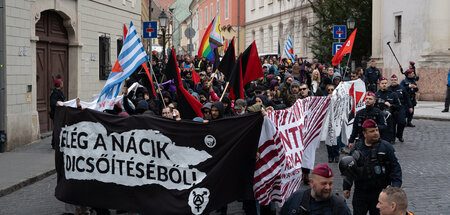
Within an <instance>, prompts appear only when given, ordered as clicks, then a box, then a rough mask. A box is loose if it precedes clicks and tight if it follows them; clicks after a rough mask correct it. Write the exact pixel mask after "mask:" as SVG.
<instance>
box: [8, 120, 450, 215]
mask: <svg viewBox="0 0 450 215" xmlns="http://www.w3.org/2000/svg"><path fill="white" fill-rule="evenodd" d="M413 123H414V124H415V125H416V127H415V128H407V129H406V130H405V143H397V144H396V145H395V146H394V147H395V149H396V154H397V157H398V158H399V162H400V164H401V166H402V170H403V188H404V189H405V191H406V193H407V195H408V199H409V207H408V210H410V211H412V212H414V213H415V214H428V215H440V214H448V211H450V192H449V190H450V183H448V181H449V178H450V177H449V176H450V165H449V161H448V160H447V157H448V155H449V154H450V122H448V121H431V120H414V121H413ZM326 161H327V154H326V147H325V146H324V145H323V144H322V145H321V146H320V147H319V149H318V151H317V154H316V163H323V162H326ZM330 166H331V167H332V169H333V171H334V174H335V181H334V191H335V192H338V193H339V194H340V195H342V177H341V176H340V173H339V170H338V167H337V164H336V163H333V164H331V165H330ZM55 186H56V175H55V174H54V175H51V176H49V177H47V178H45V179H43V180H42V181H39V182H37V183H34V184H32V185H30V186H27V187H24V188H22V189H20V190H17V191H15V192H13V193H11V194H9V195H6V196H3V197H1V198H0V214H1V215H9V214H15V215H21V214H45V215H52V214H55V215H56V214H61V213H63V212H64V204H63V203H62V202H60V201H58V200H56V198H55V197H54V189H55ZM350 202H351V199H350V200H348V201H347V203H348V204H349V207H350V208H352V207H351V203H350ZM239 207H240V204H239V203H233V204H229V206H228V208H229V210H228V211H229V212H230V213H232V214H243V212H242V211H241V210H239Z"/></svg>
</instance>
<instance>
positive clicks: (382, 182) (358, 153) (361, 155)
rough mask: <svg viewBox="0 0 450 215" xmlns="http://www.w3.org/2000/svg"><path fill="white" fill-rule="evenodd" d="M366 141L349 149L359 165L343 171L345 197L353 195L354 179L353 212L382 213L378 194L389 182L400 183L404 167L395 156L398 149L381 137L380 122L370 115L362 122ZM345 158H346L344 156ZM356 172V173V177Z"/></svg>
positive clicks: (356, 213)
mask: <svg viewBox="0 0 450 215" xmlns="http://www.w3.org/2000/svg"><path fill="white" fill-rule="evenodd" d="M362 128H363V135H364V141H363V142H362V141H361V142H359V143H358V144H357V145H356V146H355V147H354V148H353V149H352V150H351V152H350V156H352V157H354V158H355V160H356V162H354V163H349V165H355V163H356V165H357V167H356V168H355V169H356V173H354V174H348V173H346V172H342V173H343V174H344V176H345V177H344V181H343V190H344V197H345V198H347V199H348V198H349V197H350V190H351V187H352V185H353V182H354V183H355V191H354V192H353V201H352V205H353V214H355V215H366V214H367V212H368V211H369V212H370V215H378V214H380V212H379V210H378V209H377V208H376V205H377V202H378V195H379V194H380V192H381V190H382V189H384V188H386V187H387V186H388V185H390V186H393V187H401V185H402V169H401V167H400V164H399V163H398V160H397V157H396V156H395V149H394V148H393V147H392V145H391V144H389V143H388V142H386V141H384V140H382V139H380V133H379V131H378V125H377V123H376V122H375V121H374V120H372V119H368V120H366V121H364V123H363V125H362ZM342 160H344V158H342ZM355 176H356V177H355Z"/></svg>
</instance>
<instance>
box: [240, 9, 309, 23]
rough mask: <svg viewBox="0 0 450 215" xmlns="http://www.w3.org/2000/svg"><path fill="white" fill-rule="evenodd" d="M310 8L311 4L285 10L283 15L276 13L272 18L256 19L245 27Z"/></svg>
mask: <svg viewBox="0 0 450 215" xmlns="http://www.w3.org/2000/svg"><path fill="white" fill-rule="evenodd" d="M310 6H311V4H305V5H301V6H297V7H294V8H291V9H289V10H285V11H283V12H281V14H280V13H275V14H272V15H270V16H265V17H262V18H259V19H256V20H253V21H250V22H245V25H251V24H255V23H258V22H261V21H264V20H267V19H272V18H274V17H279V16H282V15H285V14H288V13H291V12H295V11H296V10H302V9H305V8H309V7H310Z"/></svg>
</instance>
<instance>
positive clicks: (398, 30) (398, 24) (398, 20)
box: [394, 15, 402, 43]
mask: <svg viewBox="0 0 450 215" xmlns="http://www.w3.org/2000/svg"><path fill="white" fill-rule="evenodd" d="M394 37H395V42H397V43H399V42H402V15H396V16H395V31H394Z"/></svg>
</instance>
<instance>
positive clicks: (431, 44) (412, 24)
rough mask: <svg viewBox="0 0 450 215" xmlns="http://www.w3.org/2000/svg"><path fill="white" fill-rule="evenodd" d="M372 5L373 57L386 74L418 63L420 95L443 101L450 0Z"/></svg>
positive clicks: (449, 59) (378, 0)
mask: <svg viewBox="0 0 450 215" xmlns="http://www.w3.org/2000/svg"><path fill="white" fill-rule="evenodd" d="M372 4H373V9H372V57H373V58H375V59H377V64H378V67H379V68H381V69H382V73H383V75H384V76H387V77H390V76H391V75H392V74H396V75H397V76H398V77H399V79H400V80H403V78H404V76H403V75H401V74H400V70H399V66H398V63H397V61H396V60H395V58H394V56H393V54H392V52H391V50H390V49H389V47H388V46H387V42H390V45H391V47H392V49H393V51H394V52H395V55H396V56H397V58H398V60H399V61H400V64H401V65H402V67H403V68H404V70H406V69H408V64H409V61H414V62H415V63H416V64H415V65H416V71H417V74H418V75H419V76H420V80H419V81H418V86H419V99H420V100H432V101H443V100H444V98H445V89H446V81H447V74H448V70H449V68H450V13H448V8H450V1H448V0H426V1H422V0H397V1H384V0H374V1H373V3H372Z"/></svg>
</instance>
